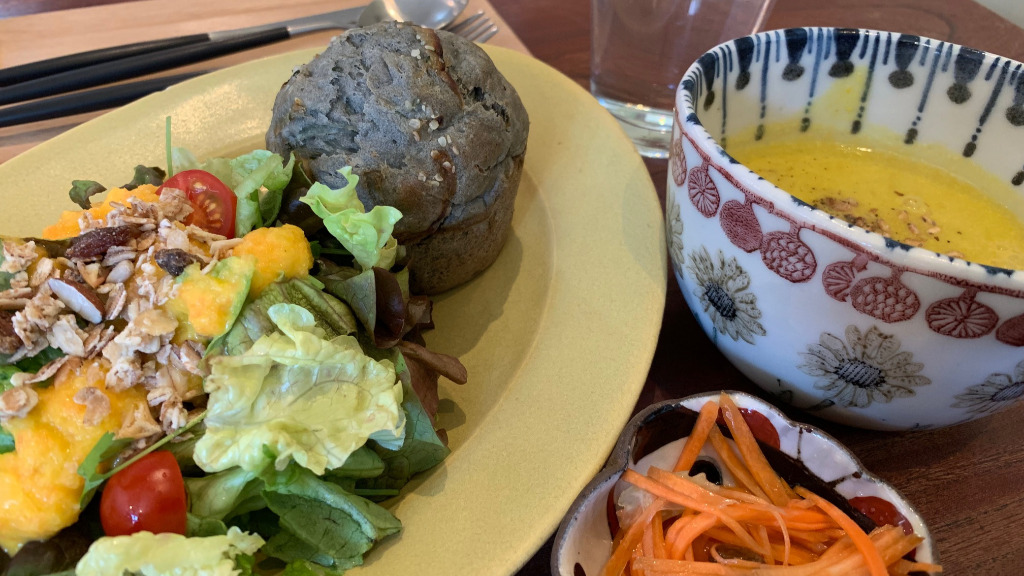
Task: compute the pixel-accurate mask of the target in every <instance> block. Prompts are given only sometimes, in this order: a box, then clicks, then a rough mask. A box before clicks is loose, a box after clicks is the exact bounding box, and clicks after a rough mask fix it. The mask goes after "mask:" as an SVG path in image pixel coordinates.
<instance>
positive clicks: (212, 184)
mask: <svg viewBox="0 0 1024 576" xmlns="http://www.w3.org/2000/svg"><path fill="white" fill-rule="evenodd" d="M165 188H177V189H178V190H183V191H184V192H185V194H187V195H188V200H189V202H191V203H192V214H190V215H189V216H188V218H186V219H185V223H186V224H194V225H196V226H198V227H200V228H202V229H203V230H206V231H207V232H213V233H214V234H220V235H221V236H226V237H228V238H234V237H235V206H236V205H237V204H238V198H237V197H236V196H235V193H234V192H232V191H231V188H228V187H227V185H226V184H224V183H223V182H221V181H220V180H219V179H218V178H217V177H216V176H214V175H213V174H210V173H209V172H206V171H205V170H185V171H184V172H178V173H177V174H175V175H174V176H171V177H170V178H168V179H167V181H166V182H164V184H163V186H161V187H160V188H158V189H157V191H156V193H157V195H159V194H160V193H161V192H163V190H164V189H165Z"/></svg>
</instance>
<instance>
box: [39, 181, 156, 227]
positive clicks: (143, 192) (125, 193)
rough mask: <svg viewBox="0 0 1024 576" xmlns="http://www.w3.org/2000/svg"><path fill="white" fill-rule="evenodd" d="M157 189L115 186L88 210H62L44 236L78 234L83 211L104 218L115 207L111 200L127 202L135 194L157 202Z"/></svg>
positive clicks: (144, 200)
mask: <svg viewBox="0 0 1024 576" xmlns="http://www.w3.org/2000/svg"><path fill="white" fill-rule="evenodd" d="M156 189H157V187H156V186H153V185H152V184H143V185H142V186H139V187H137V188H135V189H134V190H125V189H124V188H113V189H111V190H109V191H108V192H107V197H106V198H104V200H103V202H102V203H100V204H98V205H96V206H93V207H92V208H89V209H88V210H65V211H64V212H62V213H61V215H60V218H59V219H58V220H57V222H56V223H54V224H52V225H50V226H47V227H46V228H44V229H43V233H42V238H45V239H47V240H60V239H63V238H71V237H73V236H78V235H79V234H81V233H82V228H81V227H80V226H79V225H78V219H79V218H81V217H82V213H83V212H88V213H89V214H90V215H91V216H92V217H93V218H95V219H97V220H102V219H104V218H106V217H107V214H110V211H111V210H113V209H114V207H113V206H111V205H110V203H111V202H117V203H118V204H126V203H127V202H128V199H129V198H131V197H133V196H134V197H136V198H138V199H139V200H142V201H143V202H157V201H158V200H159V197H158V196H157V195H156Z"/></svg>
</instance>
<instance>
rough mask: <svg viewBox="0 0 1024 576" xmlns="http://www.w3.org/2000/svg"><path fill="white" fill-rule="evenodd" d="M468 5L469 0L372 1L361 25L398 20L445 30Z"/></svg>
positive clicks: (362, 14)
mask: <svg viewBox="0 0 1024 576" xmlns="http://www.w3.org/2000/svg"><path fill="white" fill-rule="evenodd" d="M467 4H469V0H372V2H370V3H369V4H368V5H367V6H366V8H365V9H364V10H363V12H362V13H361V14H360V15H359V25H360V26H369V25H370V24H376V23H377V22H384V21H386V20H396V21H398V22H412V23H413V24H416V25H418V26H422V27H424V28H434V29H437V28H444V27H445V26H447V25H449V24H451V23H452V22H454V21H455V19H456V18H457V17H458V16H459V14H462V11H463V10H465V9H466V5H467Z"/></svg>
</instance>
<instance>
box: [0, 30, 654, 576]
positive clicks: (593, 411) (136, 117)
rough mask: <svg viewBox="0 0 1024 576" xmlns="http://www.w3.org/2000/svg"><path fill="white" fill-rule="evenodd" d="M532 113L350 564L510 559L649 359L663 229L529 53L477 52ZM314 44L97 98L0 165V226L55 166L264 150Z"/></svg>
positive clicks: (57, 207)
mask: <svg viewBox="0 0 1024 576" xmlns="http://www.w3.org/2000/svg"><path fill="white" fill-rule="evenodd" d="M487 51H488V53H489V54H490V55H491V57H492V58H493V59H494V61H495V63H496V65H497V66H498V68H499V69H500V70H501V72H502V73H503V74H504V75H505V76H506V77H507V78H508V79H509V81H510V82H511V83H512V85H513V86H515V87H516V89H517V90H518V91H519V94H520V96H521V97H522V99H523V102H524V103H525V104H526V108H527V110H528V111H529V113H530V120H531V126H530V139H529V143H528V148H527V154H526V166H525V170H524V175H523V179H522V184H521V186H520V189H519V195H518V197H517V201H516V212H515V219H514V221H513V229H514V234H512V235H511V237H510V238H509V241H508V244H506V246H505V248H504V250H503V251H502V253H501V256H500V257H499V259H498V261H497V262H496V263H495V264H494V265H493V266H492V267H491V268H490V269H488V270H487V272H486V273H485V274H484V275H482V276H481V277H479V278H477V279H476V280H474V281H473V282H471V283H469V284H467V285H464V286H462V287H460V288H457V289H455V290H453V291H451V292H449V293H446V294H443V295H441V296H440V297H438V298H436V303H435V304H436V305H435V321H436V325H437V328H436V329H435V330H433V331H432V332H431V333H430V334H428V344H429V345H430V347H431V348H433V349H435V350H437V351H440V352H446V353H449V354H454V355H456V356H458V357H459V358H460V359H461V360H462V362H463V363H464V364H465V365H466V367H467V369H468V370H469V383H467V384H466V385H464V386H456V385H453V384H451V383H450V382H446V381H445V382H442V383H441V397H442V404H441V411H440V413H439V425H441V426H443V427H445V428H447V429H448V430H449V438H450V443H451V447H452V454H451V456H450V457H449V458H448V459H447V460H446V461H445V462H444V463H443V464H442V465H441V466H439V467H437V468H436V469H434V470H431V471H430V472H428V473H427V474H425V475H423V477H421V478H418V479H416V480H415V481H414V482H413V483H412V485H410V487H409V488H408V489H407V490H406V492H405V493H404V495H403V496H401V497H399V498H397V499H396V500H395V501H394V502H392V503H391V508H392V509H393V511H394V512H395V514H396V515H397V516H398V517H399V518H400V519H401V520H402V523H403V525H404V530H403V532H402V533H401V534H400V535H399V536H397V537H393V538H390V539H388V540H387V541H385V542H384V543H383V544H382V545H381V546H379V547H378V548H377V549H375V550H374V551H372V552H371V553H370V554H369V555H368V556H367V558H366V565H365V566H364V567H363V568H361V569H358V570H356V571H354V572H353V573H358V574H366V575H373V574H381V575H384V574H388V575H395V574H417V575H419V576H426V575H438V576H452V575H459V574H464V575H467V576H479V575H483V574H486V575H492V576H493V575H501V574H512V573H514V572H515V571H516V570H517V569H518V568H519V567H520V566H522V564H523V563H525V562H526V560H528V559H529V558H530V556H531V555H532V554H533V553H534V552H536V551H537V550H538V549H539V548H540V546H541V545H542V544H543V543H544V542H545V540H546V539H547V538H548V537H549V536H550V535H551V534H552V533H553V531H554V529H555V528H556V526H557V525H558V522H559V521H560V520H561V518H562V514H563V513H564V512H565V510H566V509H567V508H568V507H569V505H570V504H571V503H572V501H573V498H575V497H576V494H577V493H579V491H580V490H581V489H582V488H583V486H584V485H585V484H586V483H587V481H588V480H589V479H590V478H591V477H592V476H593V475H594V474H595V473H596V472H597V471H598V470H599V469H600V467H601V465H602V463H603V462H604V460H605V458H606V457H607V456H608V452H609V450H610V449H611V447H612V444H613V443H614V442H615V439H616V437H617V436H618V434H619V431H620V429H621V428H622V426H623V424H625V422H626V421H627V420H628V419H629V416H630V414H631V411H632V409H633V406H634V404H635V402H636V399H637V396H638V395H639V393H640V389H641V388H642V386H643V383H644V380H645V379H646V376H647V371H648V369H649V368H650V363H651V358H652V356H653V354H654V347H655V343H656V341H657V337H658V332H659V328H660V326H661V318H662V312H663V308H664V305H665V289H666V286H667V280H666V275H667V271H666V254H665V242H664V225H663V221H662V213H661V209H660V206H659V204H658V200H657V196H656V193H655V190H654V187H653V186H652V184H651V180H650V177H649V175H648V173H647V170H646V169H645V167H644V165H643V162H642V161H641V160H640V157H639V156H638V155H637V154H636V152H635V151H634V149H633V146H632V144H631V143H630V142H629V140H628V139H627V138H626V137H625V136H624V135H623V134H622V132H621V130H620V129H619V127H618V126H617V124H616V123H615V121H614V120H613V119H612V118H611V116H610V115H608V114H607V113H606V112H605V111H604V110H603V109H602V108H601V107H600V106H599V105H598V104H597V103H596V102H595V101H594V100H593V99H592V98H591V97H590V95H589V94H588V93H587V92H586V91H585V90H583V89H582V88H580V87H579V86H578V85H576V84H575V83H574V82H572V81H571V80H569V79H568V78H566V77H565V76H563V75H561V74H560V73H558V72H557V71H555V70H554V69H552V68H549V67H548V66H546V65H544V64H543V63H541V62H539V61H537V60H535V59H532V58H530V57H528V56H525V55H522V54H520V53H518V52H513V51H510V50H505V49H500V48H493V47H487ZM314 53H315V52H314V51H302V52H296V53H290V54H284V55H281V56H277V57H272V58H269V59H265V60H260V61H256V62H251V63H248V64H244V65H241V66H236V67H233V68H229V69H225V70H222V71H218V72H214V73H212V74H209V75H205V76H202V77H199V78H196V79H194V80H191V81H188V82H185V83H183V84H180V85H178V86H174V87H172V88H169V89H168V90H166V91H164V92H162V93H158V94H154V95H152V96H149V97H146V98H144V99H142V100H140V101H138V102H136V103H134V104H131V105H129V106H125V107H124V108H121V109H119V110H115V111H112V112H110V113H108V114H106V115H104V116H102V117H100V118H97V119H96V120H93V121H91V122H89V123H87V124H84V125H82V126H80V127H78V128H75V129H73V130H71V131H69V132H67V133H66V134H64V135H61V136H60V137H58V138H55V139H53V140H51V141H49V142H46V143H44V144H42V145H40V146H38V147H36V148H34V149H32V150H30V151H28V152H26V153H24V154H22V155H20V156H18V157H17V158H14V159H12V160H10V161H8V162H7V163H5V164H3V165H0V206H2V207H3V209H2V210H0V231H2V233H3V234H8V235H18V236H29V235H34V234H38V233H39V232H40V230H41V229H42V228H43V226H44V225H46V224H48V223H50V222H52V221H54V220H55V219H56V217H57V215H58V214H59V212H60V211H61V210H63V209H71V208H74V205H73V204H71V202H70V201H69V200H68V198H67V190H68V188H69V186H70V182H71V180H72V179H91V180H97V181H99V182H103V183H106V184H107V185H108V186H110V185H118V184H121V183H123V182H124V181H127V180H129V179H131V174H132V168H133V167H134V166H135V165H136V164H146V165H158V166H164V165H165V164H166V162H165V159H164V118H165V117H166V116H171V117H172V120H173V134H174V144H175V145H176V146H184V147H187V148H189V149H190V150H192V151H193V152H194V153H195V154H196V156H197V157H198V158H206V157H209V156H218V155H227V154H235V153H241V152H245V151H248V150H251V149H253V148H261V147H263V145H264V144H263V137H264V134H265V132H266V127H267V126H268V125H269V122H270V108H271V103H272V102H273V98H274V96H275V94H276V92H277V90H278V88H279V87H280V86H281V84H282V82H284V81H285V80H286V79H287V77H288V75H289V74H290V72H291V70H292V69H293V67H294V66H296V65H297V64H299V63H302V62H305V61H307V60H309V59H310V58H312V56H313V55H314Z"/></svg>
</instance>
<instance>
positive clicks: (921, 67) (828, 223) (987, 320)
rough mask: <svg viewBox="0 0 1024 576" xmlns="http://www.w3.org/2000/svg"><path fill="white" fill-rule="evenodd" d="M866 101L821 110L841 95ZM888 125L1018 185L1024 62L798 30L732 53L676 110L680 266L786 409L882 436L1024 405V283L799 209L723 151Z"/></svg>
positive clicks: (671, 214) (933, 45)
mask: <svg viewBox="0 0 1024 576" xmlns="http://www.w3.org/2000/svg"><path fill="white" fill-rule="evenodd" d="M837 89H841V90H853V91H856V93H859V94H861V98H860V99H859V100H858V101H857V102H856V104H857V105H856V106H853V107H851V108H849V109H840V110H836V109H835V105H834V103H832V104H829V105H826V104H825V103H819V99H823V97H822V95H823V94H827V93H828V92H829V91H830V90H837ZM780 122H781V123H785V122H794V123H798V125H799V127H800V129H801V130H802V131H809V132H813V131H815V130H817V129H819V128H818V127H819V126H827V127H829V128H830V129H834V128H835V127H836V126H845V129H848V130H849V131H850V133H851V134H854V135H856V134H859V133H861V132H862V130H864V129H865V128H867V127H871V126H880V127H883V128H885V129H886V132H885V133H891V134H892V135H894V136H895V137H898V141H897V142H896V144H899V145H905V146H915V145H917V146H924V145H939V146H943V147H945V148H946V149H948V150H952V151H956V153H958V154H962V155H963V156H964V157H965V158H969V159H970V161H972V162H976V163H977V164H978V165H980V166H981V167H983V168H984V169H985V170H987V171H989V172H990V173H992V174H994V175H996V176H997V177H999V178H1005V179H1006V180H1007V181H1008V182H1009V183H1010V185H1011V186H1013V187H1021V185H1022V184H1024V129H1021V126H1022V125H1024V64H1021V63H1018V62H1015V61H1012V60H1008V59H1006V58H1002V57H1000V56H995V55H991V54H986V53H983V52H979V51H976V50H972V49H969V48H964V47H961V46H957V45H955V44H950V43H948V42H942V41H938V40H932V39H928V38H921V37H917V36H908V35H900V34H895V33H891V32H877V31H870V30H853V29H835V28H800V29H790V30H778V31H771V32H764V33H761V34H757V35H754V36H749V37H744V38H740V39H737V40H734V41H732V42H728V43H725V44H722V45H720V46H718V47H716V48H714V49H712V50H711V51H709V52H708V53H706V54H705V55H704V56H703V57H701V58H700V60H698V61H697V62H696V63H695V64H694V65H693V66H692V67H690V69H689V70H688V71H687V72H686V75H685V76H684V78H683V81H682V82H681V83H680V89H679V91H678V92H677V98H676V121H675V126H674V129H673V141H672V148H671V152H672V153H671V157H670V160H669V168H670V169H669V178H668V191H667V195H666V221H667V222H666V225H667V230H668V231H669V235H668V242H669V253H670V256H671V258H672V263H673V270H674V272H675V274H676V278H677V280H678V281H679V284H680V287H681V288H682V292H683V295H684V297H685V298H686V301H687V303H688V304H689V306H690V309H691V310H692V311H693V313H694V315H695V316H696V318H697V319H698V321H699V323H700V325H701V327H702V328H703V329H704V331H705V332H706V333H707V334H708V336H709V337H710V338H711V339H712V340H713V341H714V342H715V343H716V345H717V346H718V347H719V349H720V350H721V351H722V353H723V354H724V355H725V356H726V357H727V358H728V359H729V360H730V361H731V362H733V363H734V364H735V365H736V366H737V367H738V368H739V369H740V370H741V371H743V372H744V374H746V375H747V376H748V377H749V378H751V379H752V380H753V381H754V382H756V383H757V384H758V385H759V386H761V387H762V388H764V389H765V390H766V391H768V392H770V393H772V394H774V395H775V396H776V397H777V398H779V399H780V400H782V401H784V402H787V403H790V404H792V405H794V406H797V407H799V408H802V409H805V410H809V411H813V412H815V413H816V414H817V415H819V416H821V417H824V418H827V419H831V420H835V421H838V422H842V423H846V424H850V425H854V426H860V427H865V428H874V429H881V430H901V429H920V428H932V427H941V426H948V425H952V424H956V423H960V422H966V421H968V420H972V419H975V418H979V417H982V416H985V415H987V414H990V413H992V412H995V411H997V410H1000V409H1002V408H1004V407H1006V406H1008V405H1010V404H1011V403H1013V402H1015V401H1016V400H1017V399H1018V398H1019V397H1020V396H1022V395H1024V272H1020V271H1015V270H1006V269H1001V268H993V267H989V266H984V265H980V264H976V263H972V262H967V261H965V260H962V259H958V258H953V257H950V256H945V255H941V254H936V253H934V252H930V251H927V250H924V249H921V248H914V247H911V246H908V245H905V244H901V243H899V242H896V241H893V240H891V239H888V238H885V237H883V236H881V235H879V234H876V233H872V232H869V231H867V230H865V229H863V228H859V227H857V226H854V225H851V224H849V223H847V222H844V221H842V220H840V219H838V218H835V217H833V216H830V215H829V214H826V213H824V212H822V211H819V210H815V209H814V208H812V207H811V206H809V205H807V204H805V203H803V202H801V201H800V200H798V199H796V198H794V197H792V196H791V195H789V194H788V193H787V192H785V191H784V190H781V189H779V188H777V187H776V186H774V185H772V184H771V183H769V182H767V181H765V180H764V179H762V178H760V177H759V176H758V175H757V174H755V173H753V172H752V171H751V170H750V169H749V168H747V167H745V166H743V165H742V164H739V163H737V162H736V161H735V160H734V159H733V158H731V157H730V156H729V155H728V145H727V142H728V138H729V137H730V135H736V134H741V133H743V132H749V133H756V134H757V135H762V134H763V133H764V131H765V130H766V127H770V126H772V125H773V123H780Z"/></svg>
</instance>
